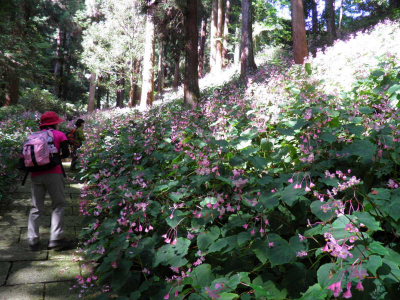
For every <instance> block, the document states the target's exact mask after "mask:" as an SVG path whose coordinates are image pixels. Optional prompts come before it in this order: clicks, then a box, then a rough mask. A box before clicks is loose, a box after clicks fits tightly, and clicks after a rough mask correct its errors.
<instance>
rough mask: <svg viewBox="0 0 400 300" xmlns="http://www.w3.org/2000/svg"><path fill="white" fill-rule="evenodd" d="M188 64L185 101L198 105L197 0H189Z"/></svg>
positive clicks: (187, 16)
mask: <svg viewBox="0 0 400 300" xmlns="http://www.w3.org/2000/svg"><path fill="white" fill-rule="evenodd" d="M185 21H186V44H185V54H186V64H185V79H184V96H183V103H184V105H185V106H186V107H193V108H194V107H196V105H197V101H198V99H199V98H200V89H199V77H198V75H199V74H198V71H197V68H198V64H199V57H198V50H197V45H198V40H199V38H198V30H197V0H188V1H187V11H186V20H185Z"/></svg>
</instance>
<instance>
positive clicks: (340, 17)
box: [338, 0, 343, 36]
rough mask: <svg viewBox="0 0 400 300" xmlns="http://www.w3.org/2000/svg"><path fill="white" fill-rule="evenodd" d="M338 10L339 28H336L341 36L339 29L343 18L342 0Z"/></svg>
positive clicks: (340, 29)
mask: <svg viewBox="0 0 400 300" xmlns="http://www.w3.org/2000/svg"><path fill="white" fill-rule="evenodd" d="M339 7H340V12H339V28H338V31H339V32H338V34H339V36H341V31H342V19H343V0H340V5H339Z"/></svg>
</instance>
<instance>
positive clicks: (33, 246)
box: [28, 242, 40, 252]
mask: <svg viewBox="0 0 400 300" xmlns="http://www.w3.org/2000/svg"><path fill="white" fill-rule="evenodd" d="M28 248H29V250H31V251H33V252H36V251H39V248H40V243H39V242H38V243H36V244H31V243H28Z"/></svg>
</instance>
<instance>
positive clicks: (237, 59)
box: [233, 27, 240, 66]
mask: <svg viewBox="0 0 400 300" xmlns="http://www.w3.org/2000/svg"><path fill="white" fill-rule="evenodd" d="M233 62H234V64H235V66H237V65H239V63H240V29H239V27H236V29H235V53H234V54H233Z"/></svg>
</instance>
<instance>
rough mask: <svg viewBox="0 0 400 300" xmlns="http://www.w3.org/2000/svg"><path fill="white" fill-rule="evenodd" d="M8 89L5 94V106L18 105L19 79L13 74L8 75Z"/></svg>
mask: <svg viewBox="0 0 400 300" xmlns="http://www.w3.org/2000/svg"><path fill="white" fill-rule="evenodd" d="M6 81H7V88H6V93H5V102H4V106H11V105H16V104H17V103H18V94H19V81H20V79H19V77H18V76H17V75H16V74H13V73H11V72H7V73H6Z"/></svg>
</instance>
